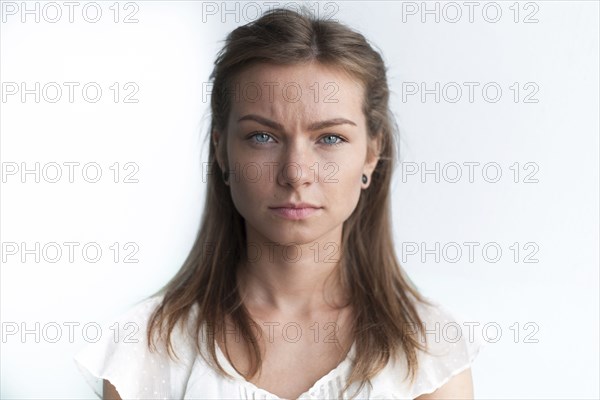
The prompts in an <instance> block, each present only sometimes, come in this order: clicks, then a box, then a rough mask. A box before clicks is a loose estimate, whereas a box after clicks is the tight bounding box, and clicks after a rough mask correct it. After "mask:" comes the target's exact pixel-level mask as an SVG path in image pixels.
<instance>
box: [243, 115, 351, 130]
mask: <svg viewBox="0 0 600 400" xmlns="http://www.w3.org/2000/svg"><path fill="white" fill-rule="evenodd" d="M242 121H255V122H258V123H259V124H262V125H264V126H268V127H269V128H271V129H277V130H280V131H283V130H284V129H283V125H281V124H279V123H277V122H275V121H272V120H270V119H268V118H264V117H261V116H259V115H256V114H247V115H244V116H243V117H242V118H240V119H238V122H242ZM342 124H349V125H354V126H356V124H355V123H354V122H352V121H350V120H349V119H346V118H333V119H328V120H326V121H319V122H314V123H312V124H310V125H309V126H308V130H310V131H318V130H319V129H325V128H329V127H331V126H335V125H342Z"/></svg>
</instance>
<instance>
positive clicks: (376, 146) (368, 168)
mask: <svg viewBox="0 0 600 400" xmlns="http://www.w3.org/2000/svg"><path fill="white" fill-rule="evenodd" d="M381 137H382V136H381V134H378V135H377V137H376V138H374V139H372V138H369V147H368V149H367V158H366V161H365V167H364V168H365V172H367V173H368V175H369V176H370V175H371V173H372V172H373V170H375V167H376V166H377V162H378V161H379V156H380V154H381Z"/></svg>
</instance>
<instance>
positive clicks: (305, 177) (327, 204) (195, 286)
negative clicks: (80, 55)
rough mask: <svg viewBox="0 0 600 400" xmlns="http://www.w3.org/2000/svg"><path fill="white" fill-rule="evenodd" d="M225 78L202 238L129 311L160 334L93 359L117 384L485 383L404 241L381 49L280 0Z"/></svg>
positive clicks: (190, 391) (322, 387) (375, 392)
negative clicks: (414, 269) (394, 207)
mask: <svg viewBox="0 0 600 400" xmlns="http://www.w3.org/2000/svg"><path fill="white" fill-rule="evenodd" d="M211 78H212V79H214V82H213V84H214V85H213V93H212V99H211V111H212V124H211V130H210V135H209V137H210V139H211V146H210V151H209V164H210V165H211V166H212V167H213V168H212V172H213V173H211V174H210V175H209V177H208V178H209V179H208V191H207V198H206V208H205V211H204V215H203V217H202V223H201V229H200V232H199V235H198V237H197V239H196V242H195V244H194V246H193V248H192V251H191V253H190V255H189V256H188V258H187V260H186V262H185V263H184V265H183V266H182V268H181V269H180V271H179V272H178V273H177V274H176V276H175V277H174V278H173V279H172V280H171V281H170V282H169V283H168V284H167V285H166V286H165V287H163V288H162V289H161V290H160V291H159V292H157V293H156V294H155V295H153V296H151V297H150V298H148V299H146V300H145V301H144V302H143V303H142V304H140V305H138V306H136V307H135V308H134V309H132V310H131V312H130V313H128V314H127V315H125V316H123V318H122V319H121V320H120V321H121V322H122V324H121V325H119V326H120V327H121V329H123V331H122V332H123V334H125V333H126V332H125V330H124V328H123V327H124V325H125V324H126V323H127V322H133V323H134V324H135V326H137V327H139V328H140V332H142V333H144V335H143V338H141V340H139V341H137V343H126V342H125V341H124V340H122V339H121V340H120V341H112V342H103V343H101V344H96V345H94V346H90V348H89V349H87V350H86V351H87V352H82V354H81V355H80V356H78V359H77V361H78V364H79V365H80V366H81V367H82V371H84V372H85V373H86V374H87V375H88V377H89V376H90V374H91V375H93V376H94V377H95V378H97V379H102V382H103V390H104V398H106V399H109V398H111V399H118V398H265V399H277V398H290V399H296V398H314V399H317V398H318V399H323V398H342V397H343V398H349V397H351V396H355V397H356V398H419V399H442V398H444V399H447V398H472V397H473V389H472V379H471V374H470V369H469V366H470V363H471V362H472V359H473V358H474V357H475V355H476V353H477V350H478V346H475V345H473V344H472V343H469V342H467V340H466V339H465V338H464V337H462V338H461V339H460V340H459V341H455V342H454V343H452V342H450V341H449V340H444V339H445V338H444V337H442V338H441V339H440V337H439V335H437V336H436V335H434V336H435V337H432V335H431V334H430V335H429V337H428V335H426V334H425V333H427V332H431V331H433V330H435V329H438V330H439V329H441V328H443V327H444V324H447V323H455V320H454V319H453V318H451V316H450V314H449V313H447V312H446V311H445V310H443V309H442V308H441V307H437V306H435V305H434V304H433V303H432V302H428V301H426V300H425V299H424V298H423V297H422V296H421V295H420V294H419V293H418V291H417V290H416V289H415V288H414V287H413V286H412V285H411V283H410V280H409V279H408V278H407V277H406V276H405V275H404V273H403V271H402V269H401V267H400V265H399V263H398V262H397V258H396V255H395V251H394V247H393V238H392V231H391V222H390V220H391V208H390V182H391V179H392V172H393V166H394V162H395V161H396V154H397V151H396V150H395V148H394V146H395V144H396V138H395V136H394V135H395V125H394V122H393V118H392V114H391V112H390V111H389V108H388V97H389V90H388V85H387V80H386V69H385V65H384V63H383V61H382V58H381V56H380V55H379V54H378V53H377V52H376V51H374V50H373V49H372V47H371V46H370V45H369V44H368V43H367V41H366V40H365V38H364V37H363V36H362V35H360V34H359V33H356V32H354V31H352V30H350V29H349V28H347V27H345V26H344V25H342V24H339V23H337V22H333V21H329V20H319V19H316V18H314V17H312V16H310V15H308V14H307V13H305V12H302V13H295V12H292V11H289V10H282V9H279V10H272V11H270V12H268V13H266V14H264V15H263V16H262V17H261V18H260V19H258V20H257V21H254V22H253V23H250V24H248V25H245V26H242V27H239V28H237V29H235V30H234V31H233V32H232V33H231V34H230V35H229V36H228V38H227V42H226V45H225V47H224V48H223V50H222V51H221V53H220V54H219V55H218V57H217V60H216V62H215V69H214V71H213V74H212V75H211ZM440 324H441V328H440ZM426 330H427V332H426ZM438 333H439V331H438ZM120 337H121V338H122V337H123V336H122V335H121V336H120ZM432 339H434V340H432ZM157 344H158V346H157ZM92 347H93V348H94V349H93V350H92Z"/></svg>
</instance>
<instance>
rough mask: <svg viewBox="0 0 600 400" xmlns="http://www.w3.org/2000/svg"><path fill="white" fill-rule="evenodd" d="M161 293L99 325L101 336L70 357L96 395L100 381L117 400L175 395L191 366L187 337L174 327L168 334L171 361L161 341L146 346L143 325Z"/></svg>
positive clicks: (178, 394)
mask: <svg viewBox="0 0 600 400" xmlns="http://www.w3.org/2000/svg"><path fill="white" fill-rule="evenodd" d="M161 301H162V298H161V297H152V298H148V299H145V300H142V301H140V302H138V303H136V304H134V305H133V306H131V307H130V308H129V309H127V310H126V311H125V312H123V313H121V314H119V315H118V316H117V317H115V318H112V319H111V320H110V321H107V322H105V323H104V324H102V327H101V332H102V336H101V337H100V339H99V340H97V341H95V342H93V343H87V344H86V346H85V347H84V348H83V349H82V350H80V351H79V352H78V353H77V354H76V355H75V357H74V361H75V363H76V365H77V367H78V368H79V371H80V372H81V373H82V375H83V376H84V377H85V379H86V381H87V383H88V384H89V385H90V386H91V388H92V390H93V391H94V392H95V393H96V395H98V396H100V397H102V385H103V380H108V381H110V383H111V384H112V385H113V386H114V387H115V388H116V390H117V391H118V393H119V394H120V396H121V398H124V399H125V398H156V397H157V396H159V397H160V398H165V397H166V398H181V396H182V394H183V391H184V390H185V383H186V378H187V376H188V375H189V370H190V369H191V367H192V364H193V353H192V350H193V348H191V346H190V343H191V342H190V341H189V340H187V338H186V337H185V335H183V334H182V332H180V331H179V330H177V329H174V330H173V332H172V344H173V349H174V350H175V351H176V354H177V356H178V357H179V361H175V360H173V359H172V358H171V357H170V356H169V354H168V352H167V348H166V345H165V343H164V342H162V341H160V342H157V343H155V344H156V348H153V349H150V348H149V346H148V340H147V327H148V322H149V319H150V316H151V315H152V313H153V312H154V311H155V310H156V308H157V307H158V306H159V305H160V303H161Z"/></svg>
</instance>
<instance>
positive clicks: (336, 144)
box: [323, 135, 345, 146]
mask: <svg viewBox="0 0 600 400" xmlns="http://www.w3.org/2000/svg"><path fill="white" fill-rule="evenodd" d="M326 138H337V139H339V141H337V142H335V143H325V144H326V145H328V146H339V145H341V144H342V143H343V142H345V140H344V139H342V137H341V136H338V135H327V136H323V139H326Z"/></svg>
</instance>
